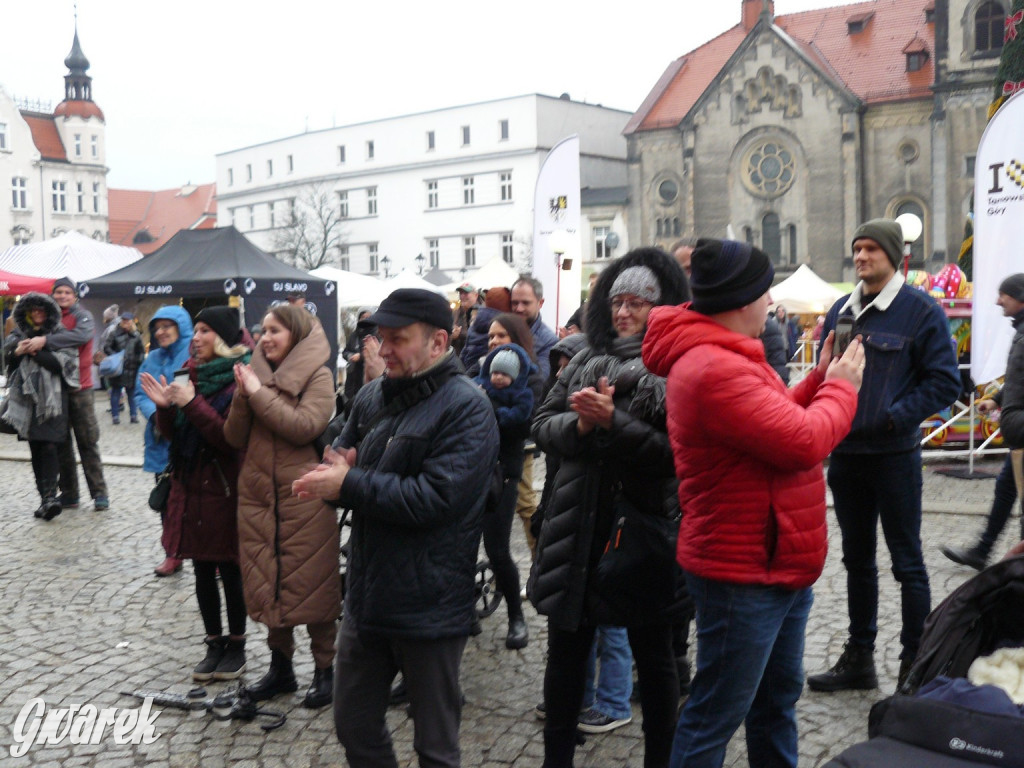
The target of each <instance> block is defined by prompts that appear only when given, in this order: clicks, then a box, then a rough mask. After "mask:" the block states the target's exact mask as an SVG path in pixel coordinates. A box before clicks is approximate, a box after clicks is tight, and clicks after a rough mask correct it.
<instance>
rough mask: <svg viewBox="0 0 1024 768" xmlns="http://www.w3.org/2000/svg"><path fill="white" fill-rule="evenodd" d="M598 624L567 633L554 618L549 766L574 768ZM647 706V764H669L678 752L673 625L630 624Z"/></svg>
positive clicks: (547, 702) (547, 688) (547, 691)
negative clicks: (674, 750)
mask: <svg viewBox="0 0 1024 768" xmlns="http://www.w3.org/2000/svg"><path fill="white" fill-rule="evenodd" d="M595 631H596V627H592V626H583V627H580V629H579V630H577V631H576V632H567V631H565V630H562V629H558V628H557V627H555V626H553V625H552V624H551V622H548V664H547V668H546V669H545V671H544V706H545V708H546V710H547V713H546V718H545V721H544V766H543V768H570V766H571V765H572V758H573V753H574V752H575V749H576V718H577V717H578V716H579V713H580V707H581V706H582V705H583V689H584V684H585V679H586V673H587V658H588V656H589V655H590V648H591V646H592V645H593V643H594V633H595ZM626 631H627V632H628V634H629V646H630V648H631V649H632V650H633V660H634V661H635V662H636V671H637V677H638V679H639V686H640V707H641V709H642V711H643V716H644V721H643V731H644V768H665V767H666V766H668V763H669V756H670V755H671V751H672V739H673V737H674V735H675V726H676V710H677V708H678V706H679V678H678V676H677V673H676V661H675V655H674V654H673V652H672V627H671V626H670V625H668V624H647V625H642V626H633V627H627V628H626Z"/></svg>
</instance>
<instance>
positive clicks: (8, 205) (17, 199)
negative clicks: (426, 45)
mask: <svg viewBox="0 0 1024 768" xmlns="http://www.w3.org/2000/svg"><path fill="white" fill-rule="evenodd" d="M64 64H65V66H66V67H67V68H68V73H67V74H66V75H65V76H64V100H63V101H61V103H60V104H58V105H57V108H56V109H54V110H53V112H52V113H51V112H49V111H48V110H47V109H45V108H43V107H41V106H39V105H33V106H28V105H18V104H15V103H14V101H13V100H12V99H11V98H10V96H9V95H8V94H7V93H6V92H5V91H4V89H3V88H2V87H0V185H2V186H3V187H5V188H6V197H5V198H4V202H3V204H0V250H3V249H4V248H7V247H8V246H11V245H21V244H24V243H32V242H39V241H41V240H48V239H50V238H53V237H57V236H58V235H61V234H63V233H64V232H68V231H72V230H74V231H77V232H80V233H82V234H84V235H87V236H89V237H92V238H94V239H96V240H103V241H106V240H108V238H109V233H108V225H107V185H106V175H107V167H106V124H105V121H104V118H103V112H102V110H101V109H100V108H99V107H98V106H97V105H96V103H95V102H93V100H92V78H91V77H90V76H89V75H88V74H87V71H88V69H89V60H88V59H87V58H86V57H85V55H84V54H83V53H82V48H81V46H80V45H79V42H78V32H77V31H76V32H75V38H74V42H73V44H72V47H71V53H69V54H68V56H67V58H66V59H64Z"/></svg>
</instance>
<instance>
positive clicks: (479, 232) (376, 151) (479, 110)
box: [217, 94, 630, 276]
mask: <svg viewBox="0 0 1024 768" xmlns="http://www.w3.org/2000/svg"><path fill="white" fill-rule="evenodd" d="M629 118H630V113H628V112H623V111H620V110H614V109H607V108H604V107H601V106H597V105H593V104H584V103H580V102H575V101H571V100H569V99H568V97H563V98H552V97H548V96H543V95H539V94H530V95H526V96H519V97H513V98H506V99H497V100H494V101H487V102H482V103H478V104H470V105H465V106H458V107H450V108H445V109H438V110H434V111H430V112H423V113H419V114H413V115H405V116H401V117H393V118H387V119H383V120H376V121H373V122H367V123H359V124H355V125H346V126H342V127H338V128H331V129H325V130H320V131H311V132H308V133H304V134H300V135H298V136H290V137H287V138H283V139H277V140H274V141H269V142H266V143H263V144H258V145H255V146H251V147H245V148H242V149H237V150H232V151H229V152H224V153H222V154H219V155H217V199H218V225H220V226H226V225H228V224H234V226H235V227H237V228H238V229H239V230H240V231H242V232H244V233H245V234H246V236H247V237H249V238H250V239H251V240H252V241H253V242H254V243H256V244H257V245H258V246H260V247H261V248H263V249H264V250H266V251H269V252H271V253H275V252H280V250H281V249H280V247H279V246H280V243H279V240H278V238H279V235H276V234H275V233H276V232H279V231H280V230H281V228H282V225H283V224H284V223H286V222H287V221H289V220H290V214H291V211H292V207H293V206H298V205H302V203H303V201H304V200H308V199H309V197H310V192H311V191H312V190H318V191H320V192H321V193H326V196H327V197H326V199H327V200H328V201H329V203H330V205H331V206H332V210H333V211H336V212H337V213H339V214H340V215H341V216H342V218H343V226H342V240H343V243H342V244H341V245H340V246H338V247H336V248H332V249H331V251H332V254H333V256H332V259H331V261H330V263H331V264H332V265H333V266H339V267H341V268H343V269H349V270H351V271H353V272H360V273H364V274H381V275H383V274H384V273H385V271H387V272H389V273H390V274H395V273H396V272H397V271H399V270H400V269H402V268H408V269H411V270H413V271H418V270H419V268H420V267H422V271H423V273H426V272H427V271H429V270H430V269H431V267H435V266H436V267H440V268H441V269H443V270H446V271H448V272H449V273H450V274H453V275H454V276H457V275H458V273H459V271H460V270H461V269H462V268H463V267H466V268H469V269H472V268H473V267H474V266H480V265H482V264H484V263H486V262H487V261H488V260H489V259H490V258H492V257H494V256H496V255H501V256H502V257H503V258H504V259H505V260H506V261H507V262H509V263H510V264H513V265H515V266H516V267H517V268H518V269H520V270H525V269H527V268H528V266H529V264H530V259H531V241H532V233H533V195H534V187H535V184H536V179H537V174H538V172H539V169H540V166H541V163H542V162H543V160H544V157H545V155H546V154H547V152H548V150H549V149H550V148H551V147H552V146H554V145H555V144H556V143H557V142H558V141H559V140H561V139H563V138H565V137H566V136H568V135H571V134H573V133H577V134H579V136H580V166H581V168H580V171H581V184H582V186H583V187H585V188H586V187H595V188H596V187H615V186H619V187H624V186H625V184H626V142H625V139H624V138H623V136H622V130H623V128H624V127H625V125H626V123H627V122H628V120H629ZM581 235H582V233H581ZM586 237H588V238H589V235H586ZM421 255H422V256H423V258H422V260H418V257H419V256H421ZM385 259H387V261H385Z"/></svg>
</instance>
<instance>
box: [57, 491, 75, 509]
mask: <svg viewBox="0 0 1024 768" xmlns="http://www.w3.org/2000/svg"><path fill="white" fill-rule="evenodd" d="M57 501H59V502H60V506H61V509H78V499H72V498H71V497H70V496H67V495H65V494H63V493H62V494H61V495H60V496H58V497H57Z"/></svg>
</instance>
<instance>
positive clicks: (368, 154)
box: [366, 139, 374, 160]
mask: <svg viewBox="0 0 1024 768" xmlns="http://www.w3.org/2000/svg"><path fill="white" fill-rule="evenodd" d="M373 152H374V148H373V139H370V140H369V141H368V142H366V159H367V160H373Z"/></svg>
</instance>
